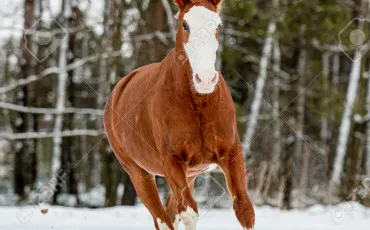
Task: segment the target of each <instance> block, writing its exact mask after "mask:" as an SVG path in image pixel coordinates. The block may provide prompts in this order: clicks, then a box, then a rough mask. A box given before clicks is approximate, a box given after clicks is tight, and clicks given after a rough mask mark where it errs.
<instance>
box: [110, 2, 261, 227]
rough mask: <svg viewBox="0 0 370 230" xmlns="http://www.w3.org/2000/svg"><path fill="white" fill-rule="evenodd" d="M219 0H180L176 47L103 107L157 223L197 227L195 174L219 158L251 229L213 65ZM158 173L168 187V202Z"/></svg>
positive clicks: (228, 104)
mask: <svg viewBox="0 0 370 230" xmlns="http://www.w3.org/2000/svg"><path fill="white" fill-rule="evenodd" d="M220 3H221V0H175V4H176V5H177V6H178V8H179V13H178V14H177V16H176V18H177V19H178V30H177V36H176V47H175V48H174V49H173V50H172V51H171V52H170V53H169V54H168V55H167V57H165V58H164V60H163V61H162V62H160V63H155V64H151V65H148V66H144V67H141V68H139V69H137V70H134V71H133V72H131V73H130V74H129V75H128V76H126V77H125V78H123V79H122V80H121V81H120V82H119V83H118V84H117V86H116V87H115V89H114V90H113V92H112V94H111V96H110V98H109V100H108V102H107V105H106V108H105V114H104V125H105V130H106V133H107V136H108V139H109V143H110V145H111V147H112V149H113V151H114V153H115V155H116V156H117V158H118V160H119V162H120V163H121V165H122V167H123V168H124V170H125V171H126V172H127V173H128V175H129V176H130V179H131V181H132V183H133V185H134V186H135V189H136V192H137V194H138V196H139V197H140V199H141V201H142V202H143V204H144V205H145V206H146V207H147V208H148V210H149V211H150V213H151V215H152V216H153V218H154V224H155V227H156V229H157V230H158V229H159V230H169V229H171V230H175V229H178V225H179V221H180V219H181V220H182V222H183V224H184V225H185V228H186V229H187V230H195V229H196V222H197V219H198V217H199V215H198V208H197V203H196V201H195V200H194V198H193V195H192V190H193V187H194V178H195V176H196V175H198V174H200V173H203V172H205V171H207V170H208V169H209V168H210V166H211V165H214V164H217V165H218V166H219V167H220V168H221V169H222V171H223V173H224V174H225V178H226V182H227V187H228V189H229V191H230V193H231V195H232V197H233V208H234V211H235V214H236V217H237V219H238V220H239V222H240V224H241V225H242V227H243V229H253V226H254V210H253V206H252V204H251V202H250V200H249V197H248V192H247V183H246V171H245V168H244V158H243V154H242V147H241V144H240V140H239V136H238V131H237V126H236V115H235V108H234V104H233V101H232V97H231V95H230V92H229V90H228V87H227V85H226V83H225V81H224V79H223V77H222V75H221V73H220V72H219V71H218V70H216V67H215V62H216V52H217V49H218V33H219V28H220V25H221V23H222V21H221V18H220V16H219V14H218V8H219V7H220ZM154 175H159V176H163V177H165V178H166V181H167V183H168V184H169V186H170V188H171V194H170V196H169V198H168V200H167V204H166V208H164V207H163V206H162V204H161V200H160V197H159V195H158V190H157V187H156V184H155V177H154Z"/></svg>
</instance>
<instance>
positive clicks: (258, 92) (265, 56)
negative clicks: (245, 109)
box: [243, 0, 279, 157]
mask: <svg viewBox="0 0 370 230" xmlns="http://www.w3.org/2000/svg"><path fill="white" fill-rule="evenodd" d="M278 5H279V0H273V6H274V8H277V7H278ZM275 31H276V18H273V19H271V21H270V23H269V25H268V28H267V35H266V39H265V43H264V46H263V49H262V50H263V51H262V57H261V60H260V65H259V75H258V78H257V82H256V87H255V90H254V97H253V101H252V105H251V111H250V119H249V123H248V127H247V129H246V132H245V137H244V141H243V147H244V157H246V156H247V154H248V153H249V152H250V146H251V142H252V139H253V136H254V133H255V130H256V126H257V121H258V116H259V113H260V108H261V104H262V100H263V91H264V88H265V83H266V79H267V68H268V65H269V61H270V58H271V54H272V44H273V36H274V34H275Z"/></svg>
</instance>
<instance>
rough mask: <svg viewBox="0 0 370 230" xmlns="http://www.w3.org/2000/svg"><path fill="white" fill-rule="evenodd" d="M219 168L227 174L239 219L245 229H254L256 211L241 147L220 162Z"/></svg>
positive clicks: (228, 184) (227, 181)
mask: <svg viewBox="0 0 370 230" xmlns="http://www.w3.org/2000/svg"><path fill="white" fill-rule="evenodd" d="M219 166H220V167H221V169H222V171H223V172H224V174H225V178H226V183H227V187H228V189H229V191H230V193H231V195H232V196H233V199H234V201H233V208H234V211H235V214H236V217H237V219H238V220H239V222H240V224H241V225H242V226H243V229H245V230H251V229H253V227H254V209H253V206H252V203H251V201H250V200H249V196H248V191H247V183H246V172H245V168H244V157H243V154H242V149H241V147H240V148H237V149H236V150H235V151H234V152H232V153H231V154H229V155H228V156H226V157H224V158H223V159H222V160H220V162H219Z"/></svg>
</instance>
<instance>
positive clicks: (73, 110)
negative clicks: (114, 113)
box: [0, 102, 104, 116]
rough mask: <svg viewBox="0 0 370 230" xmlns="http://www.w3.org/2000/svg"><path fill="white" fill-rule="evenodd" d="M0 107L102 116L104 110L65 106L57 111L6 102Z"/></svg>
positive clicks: (49, 112)
mask: <svg viewBox="0 0 370 230" xmlns="http://www.w3.org/2000/svg"><path fill="white" fill-rule="evenodd" d="M0 108H2V109H9V110H13V111H17V112H21V113H35V114H68V113H75V114H92V115H96V116H103V115H104V110H99V109H79V108H65V109H64V110H63V111H61V112H60V111H58V110H57V109H52V108H35V107H26V106H21V105H15V104H11V103H7V102H0Z"/></svg>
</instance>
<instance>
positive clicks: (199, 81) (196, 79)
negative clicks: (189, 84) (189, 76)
mask: <svg viewBox="0 0 370 230" xmlns="http://www.w3.org/2000/svg"><path fill="white" fill-rule="evenodd" d="M195 82H196V83H198V84H199V83H201V82H202V79H200V78H199V75H198V74H195Z"/></svg>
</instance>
